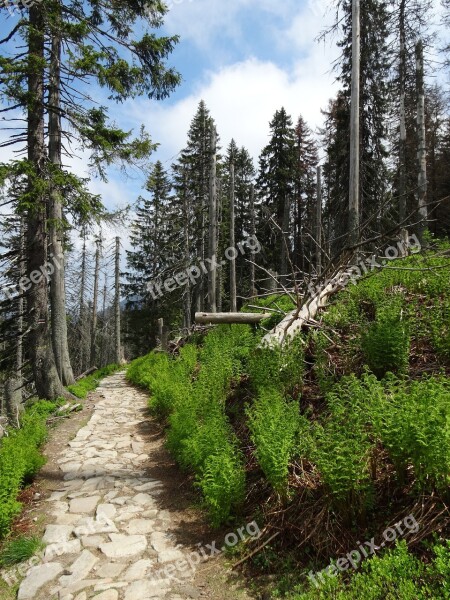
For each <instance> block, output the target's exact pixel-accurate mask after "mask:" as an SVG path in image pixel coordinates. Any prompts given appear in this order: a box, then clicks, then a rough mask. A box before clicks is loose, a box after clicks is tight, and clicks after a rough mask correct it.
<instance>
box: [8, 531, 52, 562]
mask: <svg viewBox="0 0 450 600" xmlns="http://www.w3.org/2000/svg"><path fill="white" fill-rule="evenodd" d="M44 547H45V544H44V543H43V542H42V541H41V539H40V538H39V537H36V536H32V537H19V538H16V539H13V540H8V541H6V542H5V544H4V546H3V548H2V550H1V551H0V567H1V568H5V567H12V566H14V565H17V564H19V563H22V562H25V561H26V560H28V559H29V558H31V557H32V556H34V555H35V554H36V553H37V552H39V551H40V550H42V549H43V548H44Z"/></svg>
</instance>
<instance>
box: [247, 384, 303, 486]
mask: <svg viewBox="0 0 450 600" xmlns="http://www.w3.org/2000/svg"><path fill="white" fill-rule="evenodd" d="M247 415H248V425H249V428H250V431H251V436H252V441H253V443H254V444H255V446H256V457H257V459H258V463H259V465H260V467H261V469H262V470H263V471H264V474H265V476H266V477H267V480H268V481H269V483H270V484H271V485H272V487H273V488H274V490H275V491H276V492H278V493H279V494H281V495H284V494H286V491H287V477H288V472H289V463H290V460H291V458H292V456H293V454H294V450H295V442H296V434H297V432H298V429H299V418H300V417H299V406H298V404H297V403H296V402H287V401H286V400H285V399H284V398H283V396H282V395H281V394H280V393H279V392H278V391H277V390H275V389H273V388H271V389H266V390H263V391H261V393H260V395H259V397H258V399H257V400H256V401H255V402H254V404H253V405H252V407H251V408H250V409H249V410H248V411H247Z"/></svg>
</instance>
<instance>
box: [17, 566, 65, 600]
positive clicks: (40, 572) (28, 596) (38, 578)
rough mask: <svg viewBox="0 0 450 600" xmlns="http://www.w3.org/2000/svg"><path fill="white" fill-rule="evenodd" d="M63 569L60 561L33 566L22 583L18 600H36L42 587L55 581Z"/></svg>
mask: <svg viewBox="0 0 450 600" xmlns="http://www.w3.org/2000/svg"><path fill="white" fill-rule="evenodd" d="M62 571H63V566H62V565H61V564H60V563H44V564H43V565H39V566H37V567H33V568H31V569H30V570H29V571H28V573H27V576H26V578H25V579H24V580H23V581H22V583H21V584H20V588H19V593H18V595H17V600H34V599H35V598H36V595H37V593H38V591H39V590H40V589H41V587H43V586H44V585H46V584H47V583H50V582H51V581H53V580H54V579H55V578H56V577H58V575H59V574H60V573H61V572H62Z"/></svg>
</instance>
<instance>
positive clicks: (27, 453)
mask: <svg viewBox="0 0 450 600" xmlns="http://www.w3.org/2000/svg"><path fill="white" fill-rule="evenodd" d="M55 406H57V405H55V404H54V403H52V402H46V401H41V402H36V403H35V404H33V405H32V406H31V408H29V409H28V410H27V411H26V412H25V413H24V415H23V416H22V419H21V428H20V429H10V430H9V432H8V436H5V437H3V438H2V440H1V441H0V538H2V537H4V536H5V535H6V534H7V533H8V531H9V526H10V524H11V522H12V520H13V519H14V517H16V516H17V515H18V514H19V513H20V510H21V504H20V502H18V500H17V496H18V494H19V491H20V489H21V488H22V487H23V485H24V484H26V483H28V482H29V481H30V480H31V479H32V477H33V475H35V474H36V473H37V471H39V469H40V468H41V467H42V465H43V464H44V463H45V459H44V457H43V456H42V455H41V454H40V452H39V448H40V446H42V444H43V443H44V441H45V439H46V437H47V428H46V425H45V422H46V419H47V418H48V416H49V415H50V414H51V413H52V412H53V411H54V410H55Z"/></svg>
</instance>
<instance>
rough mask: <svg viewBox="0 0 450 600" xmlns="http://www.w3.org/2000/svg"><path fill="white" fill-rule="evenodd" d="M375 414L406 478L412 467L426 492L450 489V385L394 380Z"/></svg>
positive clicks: (445, 381)
mask: <svg viewBox="0 0 450 600" xmlns="http://www.w3.org/2000/svg"><path fill="white" fill-rule="evenodd" d="M386 385H387V389H386V392H387V393H386V394H385V396H384V399H383V401H382V402H381V404H379V405H378V410H377V412H376V414H375V415H374V422H375V426H376V429H377V433H378V435H379V437H380V438H381V441H382V442H383V444H384V445H385V447H386V448H387V449H388V451H389V454H390V456H391V458H392V460H393V462H394V464H395V465H396V468H397V472H398V473H399V475H400V479H401V480H404V479H405V473H406V470H407V468H408V467H409V466H410V465H412V466H413V467H414V474H415V477H416V480H417V484H418V485H419V486H420V487H421V488H422V489H424V490H427V491H432V490H433V489H434V488H437V489H440V490H442V491H445V490H446V489H448V483H449V473H450V383H449V381H448V379H445V378H444V377H442V378H429V379H424V380H422V381H414V382H412V383H411V384H406V383H403V382H399V381H397V380H396V379H395V378H391V379H389V380H388V382H387V384H386Z"/></svg>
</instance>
